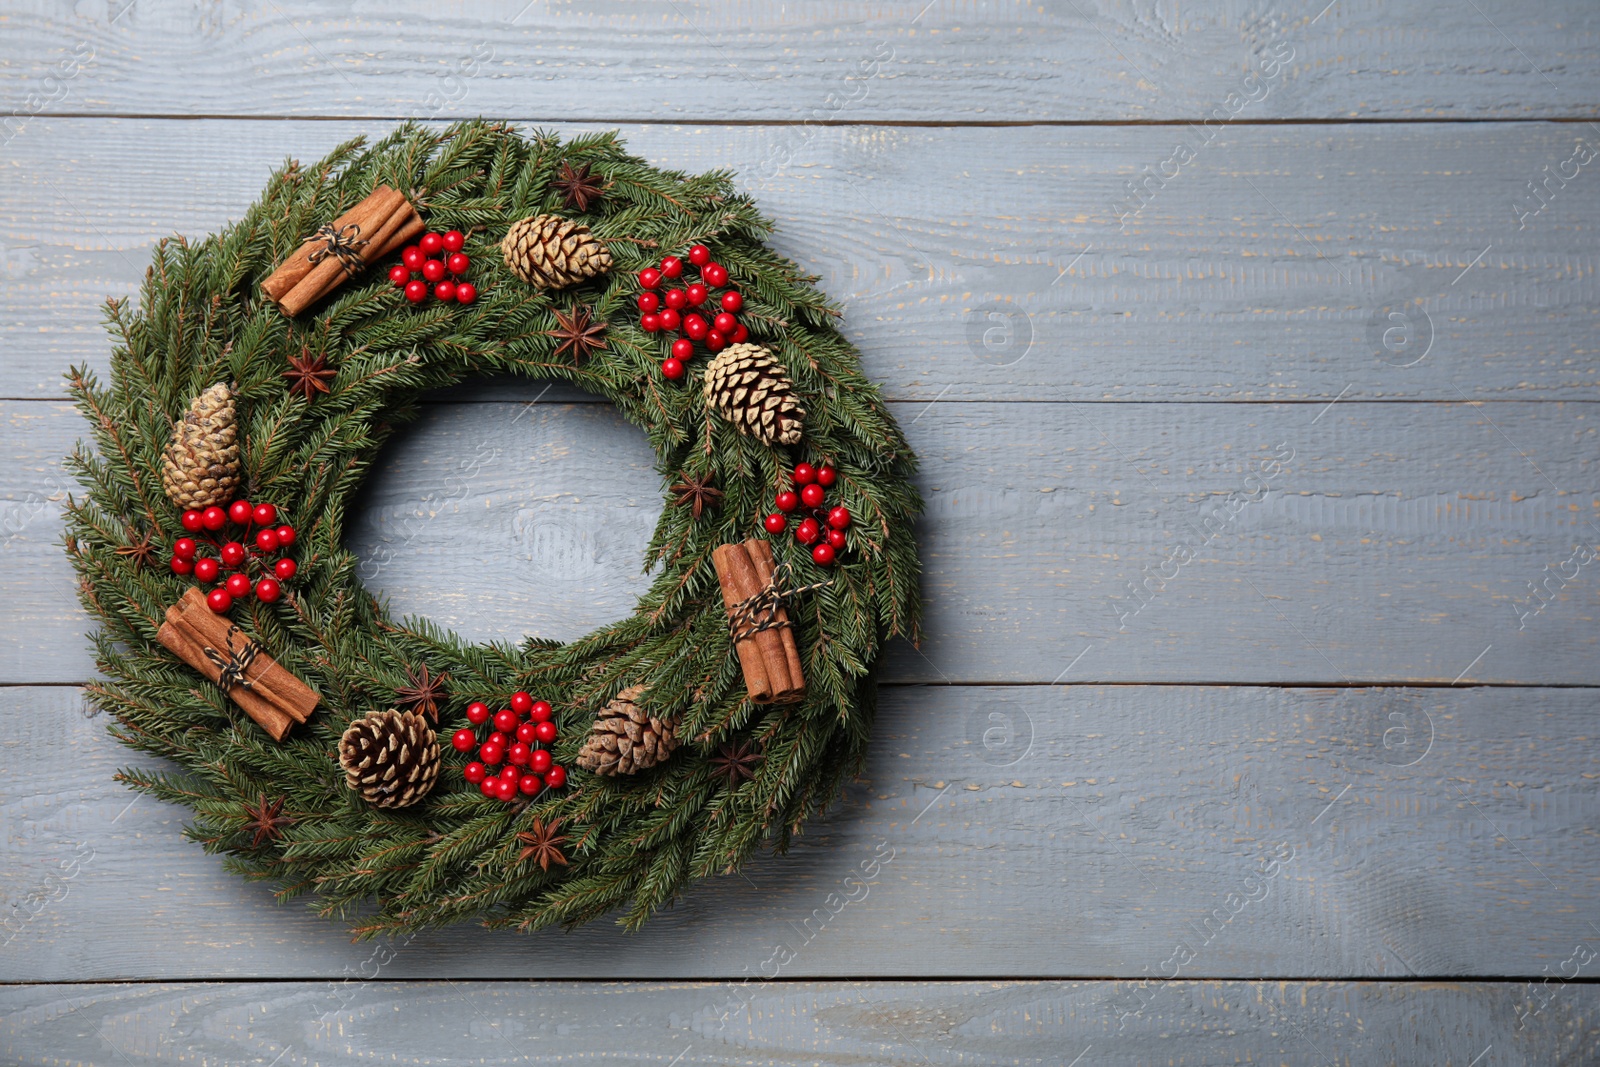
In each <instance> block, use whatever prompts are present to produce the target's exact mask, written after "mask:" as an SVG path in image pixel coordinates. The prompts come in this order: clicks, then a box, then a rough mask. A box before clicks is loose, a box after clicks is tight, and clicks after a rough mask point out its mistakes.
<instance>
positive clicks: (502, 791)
mask: <svg viewBox="0 0 1600 1067" xmlns="http://www.w3.org/2000/svg"><path fill="white" fill-rule="evenodd" d="M494 797H495V799H496V800H500V801H504V802H505V803H507V804H509V803H511V802H512V801H513V800H515V799H517V780H516V779H515V778H497V779H495V783H494Z"/></svg>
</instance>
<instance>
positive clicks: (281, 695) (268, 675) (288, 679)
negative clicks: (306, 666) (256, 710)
mask: <svg viewBox="0 0 1600 1067" xmlns="http://www.w3.org/2000/svg"><path fill="white" fill-rule="evenodd" d="M177 610H178V618H177V623H178V625H179V626H180V628H183V629H185V630H186V631H187V632H188V636H189V638H190V640H198V641H199V642H200V643H201V645H202V646H207V645H209V646H210V647H212V648H215V649H216V650H217V651H218V652H224V654H225V652H226V645H227V641H228V628H229V626H230V625H231V623H229V621H228V620H227V619H226V618H224V617H223V616H221V615H218V614H216V613H215V612H214V611H212V610H211V609H210V608H209V607H207V606H206V601H205V597H204V595H202V594H201V592H200V590H198V589H192V588H191V589H190V590H189V591H188V592H187V593H185V594H184V596H183V599H182V600H180V601H179V602H178V604H177ZM168 618H169V619H170V618H172V609H171V608H169V609H168ZM234 640H235V643H237V641H238V638H237V637H236V638H235V639H234ZM250 684H251V686H252V688H254V689H255V691H256V692H257V693H259V694H260V695H261V696H262V697H264V698H265V699H267V700H268V701H270V702H271V703H272V704H273V705H274V706H275V707H277V708H278V709H279V710H281V711H285V712H287V713H288V714H289V715H290V716H292V717H293V718H294V720H295V721H296V722H305V721H306V720H307V719H309V718H310V717H311V712H312V711H313V710H314V709H315V708H316V706H317V703H318V701H320V700H321V699H322V698H321V697H320V696H318V695H317V693H316V692H315V691H313V690H312V689H311V688H310V687H309V686H307V685H306V684H305V683H304V682H302V681H301V680H300V679H299V678H297V677H295V675H294V674H293V673H291V672H290V671H289V670H287V669H286V668H285V667H283V665H281V664H280V663H278V662H277V661H276V660H274V659H273V658H272V657H270V656H266V655H262V654H258V655H257V656H256V661H255V663H254V664H252V665H251V668H250Z"/></svg>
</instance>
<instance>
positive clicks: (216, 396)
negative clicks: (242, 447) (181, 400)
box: [161, 382, 239, 511]
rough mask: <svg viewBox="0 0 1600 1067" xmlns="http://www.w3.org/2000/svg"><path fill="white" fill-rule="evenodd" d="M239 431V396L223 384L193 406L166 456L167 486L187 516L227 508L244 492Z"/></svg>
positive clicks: (164, 482)
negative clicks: (236, 493) (238, 491)
mask: <svg viewBox="0 0 1600 1067" xmlns="http://www.w3.org/2000/svg"><path fill="white" fill-rule="evenodd" d="M238 437H239V426H238V421H237V418H236V415H235V411H234V406H233V390H231V389H230V388H228V383H226V382H218V383H217V384H216V385H213V386H212V387H211V388H209V389H207V390H206V391H205V392H203V393H201V394H200V395H199V396H197V397H195V398H194V399H193V400H191V401H190V402H189V410H188V411H187V412H185V413H184V416H183V418H182V419H180V420H178V422H176V423H175V424H174V425H173V427H172V440H171V442H170V443H169V444H168V445H167V447H166V450H165V451H163V452H162V453H161V485H162V488H164V489H165V490H166V491H167V496H168V497H169V498H170V499H171V500H172V502H173V503H174V504H176V505H178V507H180V508H182V509H183V510H185V511H189V510H191V509H201V508H209V507H221V506H223V505H225V504H227V503H229V502H231V501H232V500H233V494H234V491H235V490H236V489H238V488H239V443H238Z"/></svg>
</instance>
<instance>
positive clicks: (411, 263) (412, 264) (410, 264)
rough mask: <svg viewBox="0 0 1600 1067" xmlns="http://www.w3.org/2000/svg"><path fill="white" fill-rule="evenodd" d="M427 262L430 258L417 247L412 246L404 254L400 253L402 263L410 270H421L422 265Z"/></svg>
mask: <svg viewBox="0 0 1600 1067" xmlns="http://www.w3.org/2000/svg"><path fill="white" fill-rule="evenodd" d="M427 261H428V257H427V256H426V255H424V254H423V252H422V249H420V248H418V247H417V246H416V245H410V246H408V247H407V248H406V250H405V251H404V252H401V253H400V262H401V263H404V264H405V265H406V267H407V269H409V270H421V269H422V265H423V264H424V263H426V262H427Z"/></svg>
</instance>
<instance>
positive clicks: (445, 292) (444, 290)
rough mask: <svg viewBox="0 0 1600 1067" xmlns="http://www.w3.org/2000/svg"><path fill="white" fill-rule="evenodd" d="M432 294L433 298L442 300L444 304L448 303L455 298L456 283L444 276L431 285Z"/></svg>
mask: <svg viewBox="0 0 1600 1067" xmlns="http://www.w3.org/2000/svg"><path fill="white" fill-rule="evenodd" d="M433 295H434V297H435V298H437V299H439V300H443V301H444V302H445V303H446V304H448V303H450V301H452V300H454V299H455V298H456V283H455V282H453V281H451V280H450V279H449V278H446V279H445V280H444V281H442V282H440V283H439V284H438V285H436V286H434V287H433Z"/></svg>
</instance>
